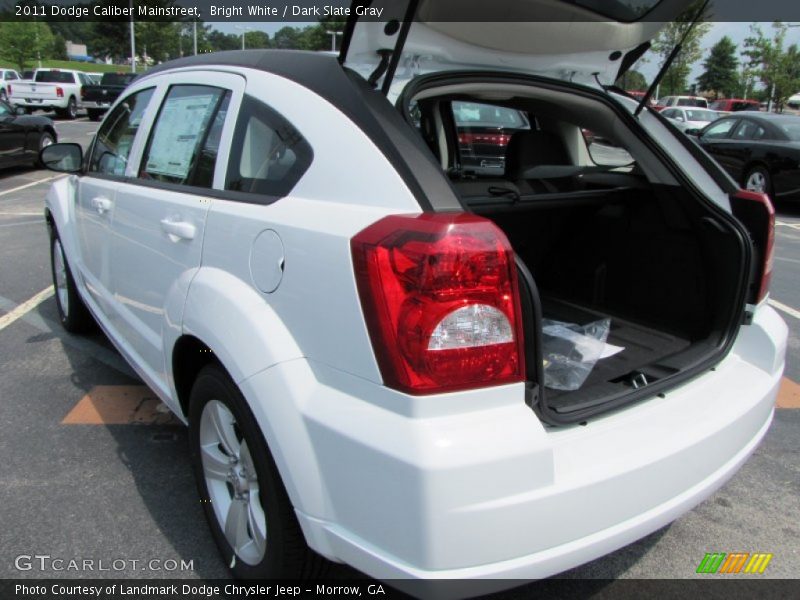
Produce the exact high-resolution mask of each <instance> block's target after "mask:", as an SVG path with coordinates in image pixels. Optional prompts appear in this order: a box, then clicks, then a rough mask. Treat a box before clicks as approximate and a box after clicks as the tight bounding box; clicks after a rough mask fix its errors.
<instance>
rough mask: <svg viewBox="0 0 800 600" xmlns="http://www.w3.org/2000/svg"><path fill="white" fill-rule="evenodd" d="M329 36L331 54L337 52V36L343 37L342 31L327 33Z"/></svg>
mask: <svg viewBox="0 0 800 600" xmlns="http://www.w3.org/2000/svg"><path fill="white" fill-rule="evenodd" d="M325 33H327V34H328V35H329V36H331V52H336V36H337V35H342V32H341V31H330V30H328V31H326V32H325Z"/></svg>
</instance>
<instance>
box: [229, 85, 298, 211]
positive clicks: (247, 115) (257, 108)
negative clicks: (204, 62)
mask: <svg viewBox="0 0 800 600" xmlns="http://www.w3.org/2000/svg"><path fill="white" fill-rule="evenodd" d="M313 156H314V153H313V151H312V149H311V146H310V145H309V143H308V142H307V141H306V140H305V138H303V136H302V135H301V134H300V132H299V131H297V129H295V127H294V126H293V125H292V124H291V123H289V121H287V120H286V119H285V118H284V117H283V116H281V115H280V114H278V113H277V112H276V111H274V110H273V109H271V108H270V107H268V106H267V105H266V104H264V103H262V102H259V101H258V100H255V99H254V98H252V97H250V96H245V97H244V100H243V101H242V108H241V110H240V111H239V117H238V119H237V121H236V129H235V131H234V134H233V146H232V147H231V155H230V162H229V163H228V172H227V174H226V176H225V189H226V190H229V191H232V192H242V193H245V194H252V195H254V196H277V197H281V196H285V195H286V194H288V193H289V192H290V191H291V189H292V188H293V187H294V186H295V184H296V183H297V182H298V181H299V180H300V177H302V175H303V173H305V171H306V169H307V168H308V167H309V165H310V164H311V161H312V159H313ZM254 201H258V200H256V199H255V198H254Z"/></svg>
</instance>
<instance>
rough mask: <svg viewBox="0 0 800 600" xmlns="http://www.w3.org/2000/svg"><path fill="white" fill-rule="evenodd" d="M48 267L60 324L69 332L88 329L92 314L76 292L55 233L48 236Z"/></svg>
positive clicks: (70, 272) (73, 280) (80, 331)
mask: <svg viewBox="0 0 800 600" xmlns="http://www.w3.org/2000/svg"><path fill="white" fill-rule="evenodd" d="M50 269H51V273H52V275H53V287H54V288H55V297H56V307H57V308H58V318H59V320H60V321H61V325H62V326H63V327H64V329H66V330H67V331H69V332H70V333H83V332H85V331H88V330H89V329H90V328H91V327H92V324H93V320H92V315H91V314H90V313H89V310H88V309H87V308H86V305H85V304H84V303H83V300H82V299H81V297H80V294H78V289H77V288H76V286H75V279H73V277H72V271H71V270H70V268H69V264H68V263H67V257H66V255H65V254H64V248H63V247H62V246H61V240H60V239H59V237H58V234H55V233H54V234H53V236H52V237H51V238H50Z"/></svg>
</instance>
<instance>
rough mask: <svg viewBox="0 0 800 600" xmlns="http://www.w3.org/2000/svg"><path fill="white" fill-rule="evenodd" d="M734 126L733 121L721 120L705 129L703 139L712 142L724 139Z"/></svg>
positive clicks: (734, 122) (734, 121)
mask: <svg viewBox="0 0 800 600" xmlns="http://www.w3.org/2000/svg"><path fill="white" fill-rule="evenodd" d="M735 124H736V120H735V119H723V120H722V121H719V122H718V123H714V124H713V125H711V126H709V128H708V129H706V131H705V133H704V134H703V137H704V138H709V139H712V140H716V139H722V138H726V137H728V134H729V133H730V131H731V129H733V126H734V125H735Z"/></svg>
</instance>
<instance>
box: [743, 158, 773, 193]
mask: <svg viewBox="0 0 800 600" xmlns="http://www.w3.org/2000/svg"><path fill="white" fill-rule="evenodd" d="M742 187H744V189H746V190H750V191H752V192H763V193H764V194H767V196H769V197H770V199H771V200H774V199H775V196H774V194H773V190H772V177H770V174H769V171H768V170H767V169H766V167H762V166H760V165H757V166H755V167H752V168H751V169H750V170H749V171H747V174H746V175H745V176H744V180H743V181H742Z"/></svg>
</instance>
